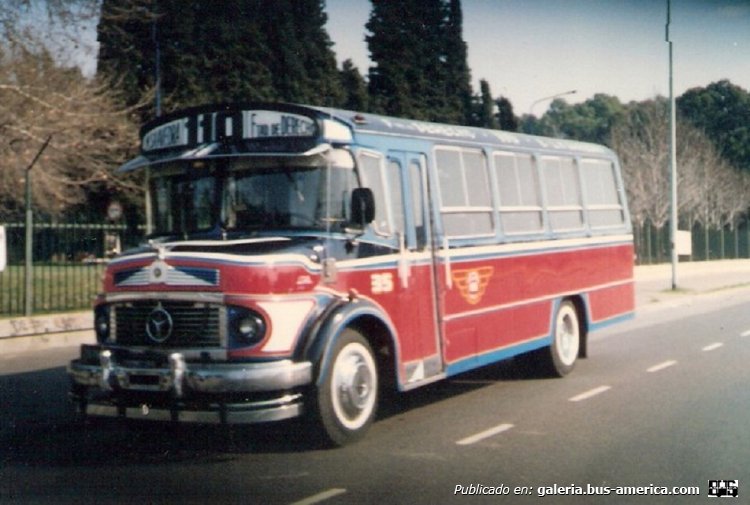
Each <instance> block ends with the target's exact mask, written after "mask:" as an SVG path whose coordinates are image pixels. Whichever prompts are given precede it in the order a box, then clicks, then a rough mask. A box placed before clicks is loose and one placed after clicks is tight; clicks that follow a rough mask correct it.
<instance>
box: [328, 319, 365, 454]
mask: <svg viewBox="0 0 750 505" xmlns="http://www.w3.org/2000/svg"><path fill="white" fill-rule="evenodd" d="M321 373H322V374H323V380H322V381H320V386H319V387H318V389H317V391H316V394H315V400H316V402H315V406H314V407H315V408H314V409H313V410H314V412H313V415H314V417H315V419H314V420H315V421H316V422H317V423H319V425H320V427H321V428H322V429H323V434H324V435H325V436H326V437H327V438H328V440H330V441H331V442H332V443H333V444H335V445H339V446H341V445H346V444H348V443H351V442H353V441H355V440H358V439H360V438H362V436H363V435H364V434H365V432H366V431H367V429H368V428H369V427H370V424H371V423H372V421H373V419H374V418H375V411H376V410H377V403H378V370H377V366H376V365H375V358H374V357H373V352H372V348H371V347H370V344H369V343H368V342H367V340H366V339H365V338H364V337H363V336H362V334H361V333H359V332H358V331H356V330H354V329H351V328H347V329H345V330H344V332H343V333H342V334H341V337H340V338H339V340H338V342H337V343H336V344H335V347H334V349H333V352H332V355H331V360H330V362H329V365H328V367H327V368H326V369H325V370H321Z"/></svg>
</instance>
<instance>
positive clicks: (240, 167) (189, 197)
mask: <svg viewBox="0 0 750 505" xmlns="http://www.w3.org/2000/svg"><path fill="white" fill-rule="evenodd" d="M160 172H161V173H160V174H158V175H156V176H155V177H152V180H151V198H152V206H151V208H152V212H153V220H152V222H153V225H154V235H156V236H189V235H195V234H205V233H209V232H215V231H221V232H225V233H232V234H235V235H242V234H243V233H257V232H259V231H264V230H274V231H278V230H295V229H300V230H312V231H343V230H344V227H345V226H346V224H347V223H348V222H349V199H350V195H351V190H352V189H353V188H354V187H356V180H357V178H356V176H355V173H354V170H353V168H352V167H351V166H348V167H344V166H338V165H331V164H327V163H326V164H322V165H321V164H317V165H302V166H300V165H294V164H289V165H286V164H280V163H278V160H277V162H276V163H274V164H273V166H268V164H266V166H263V165H262V164H255V166H253V165H252V164H250V163H248V162H247V161H244V162H243V161H232V162H223V163H222V162H221V161H212V162H208V163H205V165H204V166H200V167H196V166H195V165H194V164H192V165H191V164H189V163H184V164H179V165H175V166H171V167H169V168H168V169H166V170H161V171H160Z"/></svg>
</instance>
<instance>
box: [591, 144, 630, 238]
mask: <svg viewBox="0 0 750 505" xmlns="http://www.w3.org/2000/svg"><path fill="white" fill-rule="evenodd" d="M581 176H582V178H583V189H584V192H585V195H586V206H587V208H588V213H589V223H590V224H591V227H592V228H606V227H608V226H619V225H621V224H623V223H624V222H625V212H624V209H623V205H622V201H620V194H619V192H618V191H617V179H616V178H615V166H614V164H613V163H612V162H611V161H609V160H595V159H583V160H581Z"/></svg>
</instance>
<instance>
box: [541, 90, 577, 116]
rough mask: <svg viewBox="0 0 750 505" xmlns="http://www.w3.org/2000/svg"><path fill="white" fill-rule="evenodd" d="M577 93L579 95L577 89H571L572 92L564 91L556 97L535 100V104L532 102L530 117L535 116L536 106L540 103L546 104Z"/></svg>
mask: <svg viewBox="0 0 750 505" xmlns="http://www.w3.org/2000/svg"><path fill="white" fill-rule="evenodd" d="M576 93H578V90H577V89H571V90H570V91H563V92H562V93H556V94H554V95H550V96H545V97H544V98H540V99H538V100H534V102H532V104H531V107H529V116H533V115H534V106H535V105H536V104H538V103H540V102H544V101H545V100H554V99H555V98H559V97H561V96H567V95H575V94H576Z"/></svg>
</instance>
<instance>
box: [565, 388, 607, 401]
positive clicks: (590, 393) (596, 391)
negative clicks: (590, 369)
mask: <svg viewBox="0 0 750 505" xmlns="http://www.w3.org/2000/svg"><path fill="white" fill-rule="evenodd" d="M609 389H612V386H599V387H598V388H594V389H589V390H588V391H584V392H583V393H581V394H579V395H576V396H574V397H572V398H568V401H571V402H580V401H583V400H588V399H589V398H591V397H592V396H596V395H599V394H602V393H604V392H605V391H607V390H609Z"/></svg>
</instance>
